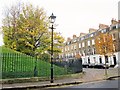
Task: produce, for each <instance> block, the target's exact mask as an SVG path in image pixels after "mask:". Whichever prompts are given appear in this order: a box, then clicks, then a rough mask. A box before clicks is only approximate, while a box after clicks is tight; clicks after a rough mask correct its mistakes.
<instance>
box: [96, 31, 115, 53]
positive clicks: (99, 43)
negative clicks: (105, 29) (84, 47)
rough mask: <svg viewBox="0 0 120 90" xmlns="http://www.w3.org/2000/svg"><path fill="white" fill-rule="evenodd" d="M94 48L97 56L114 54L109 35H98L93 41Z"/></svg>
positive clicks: (112, 43)
mask: <svg viewBox="0 0 120 90" xmlns="http://www.w3.org/2000/svg"><path fill="white" fill-rule="evenodd" d="M95 48H96V52H97V54H100V55H111V54H112V53H113V52H114V42H113V39H112V35H111V34H109V33H105V34H103V33H99V34H98V36H96V39H95Z"/></svg>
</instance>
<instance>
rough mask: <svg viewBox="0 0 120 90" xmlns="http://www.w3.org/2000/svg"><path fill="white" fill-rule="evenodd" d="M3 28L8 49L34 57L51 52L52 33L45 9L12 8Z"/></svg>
mask: <svg viewBox="0 0 120 90" xmlns="http://www.w3.org/2000/svg"><path fill="white" fill-rule="evenodd" d="M2 28H3V33H4V37H3V38H4V43H5V46H6V47H9V48H11V49H14V50H16V51H19V52H22V53H25V54H28V55H32V56H35V55H39V54H41V53H42V54H43V53H45V51H47V50H49V47H50V42H51V39H50V37H51V34H50V33H51V32H50V31H49V30H48V29H49V20H48V17H47V16H46V14H45V11H44V9H43V8H39V7H33V6H32V5H31V4H29V5H24V4H23V5H16V6H12V7H11V8H10V9H9V10H8V11H7V12H6V15H5V18H4V19H3V27H2ZM61 38H62V36H61V37H60V38H58V39H59V40H60V39H61ZM59 40H58V41H59ZM62 42H63V41H62ZM59 44H60V43H59ZM59 50H60V49H59Z"/></svg>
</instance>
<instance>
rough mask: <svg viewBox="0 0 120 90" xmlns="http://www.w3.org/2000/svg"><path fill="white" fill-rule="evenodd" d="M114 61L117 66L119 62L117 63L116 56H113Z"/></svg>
mask: <svg viewBox="0 0 120 90" xmlns="http://www.w3.org/2000/svg"><path fill="white" fill-rule="evenodd" d="M113 61H114V65H116V64H117V61H116V56H115V55H113Z"/></svg>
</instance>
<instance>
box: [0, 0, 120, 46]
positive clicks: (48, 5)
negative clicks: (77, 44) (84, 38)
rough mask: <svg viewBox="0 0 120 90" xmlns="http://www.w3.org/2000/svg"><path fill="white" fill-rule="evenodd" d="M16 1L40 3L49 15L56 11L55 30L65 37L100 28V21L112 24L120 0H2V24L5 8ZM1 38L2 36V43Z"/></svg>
mask: <svg viewBox="0 0 120 90" xmlns="http://www.w3.org/2000/svg"><path fill="white" fill-rule="evenodd" d="M16 1H17V2H21V3H23V2H24V3H31V4H32V5H34V6H37V5H38V6H39V7H42V8H44V10H45V11H46V13H47V15H48V16H50V15H51V13H54V15H55V16H56V17H57V18H56V24H58V26H57V27H56V29H55V30H56V31H58V32H60V33H61V34H62V36H63V37H65V38H67V37H72V35H73V34H76V35H77V36H79V34H80V32H85V33H88V30H89V28H95V29H98V26H99V24H100V23H102V24H107V25H110V23H111V19H112V18H115V19H116V20H117V19H118V1H119V0H0V4H1V5H0V26H2V18H3V12H4V10H5V8H7V7H10V6H11V5H13V4H16V3H17V2H16ZM1 39H2V37H1V36H0V45H1V43H2V41H1Z"/></svg>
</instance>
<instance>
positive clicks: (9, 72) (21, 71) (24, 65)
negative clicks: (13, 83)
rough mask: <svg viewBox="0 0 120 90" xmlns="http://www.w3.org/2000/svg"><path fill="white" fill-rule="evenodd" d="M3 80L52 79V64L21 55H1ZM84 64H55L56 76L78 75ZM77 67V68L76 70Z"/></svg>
mask: <svg viewBox="0 0 120 90" xmlns="http://www.w3.org/2000/svg"><path fill="white" fill-rule="evenodd" d="M0 63H2V69H1V70H2V77H1V78H2V79H6V78H26V77H48V78H49V77H50V73H51V71H50V67H51V65H50V62H46V61H45V60H40V59H37V58H35V57H31V56H28V55H25V54H21V53H0ZM81 66H82V63H79V65H77V63H76V64H75V63H73V62H72V63H70V62H54V76H59V75H66V74H71V73H76V71H75V70H76V68H77V69H78V71H81V70H82V67H81ZM75 67H76V68H75Z"/></svg>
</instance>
